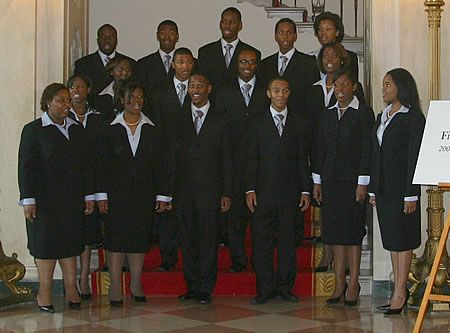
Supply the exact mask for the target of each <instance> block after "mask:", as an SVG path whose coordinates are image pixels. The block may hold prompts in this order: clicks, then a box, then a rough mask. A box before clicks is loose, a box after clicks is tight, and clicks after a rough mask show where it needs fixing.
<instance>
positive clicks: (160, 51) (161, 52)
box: [158, 49, 175, 61]
mask: <svg viewBox="0 0 450 333" xmlns="http://www.w3.org/2000/svg"><path fill="white" fill-rule="evenodd" d="M158 51H159V56H160V57H161V60H162V61H164V56H166V55H169V56H170V61H172V60H173V54H174V53H175V49H174V50H172V52H170V53H166V52H164V51H163V50H161V49H159V50H158Z"/></svg>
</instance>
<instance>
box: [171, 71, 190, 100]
mask: <svg viewBox="0 0 450 333" xmlns="http://www.w3.org/2000/svg"><path fill="white" fill-rule="evenodd" d="M179 83H183V84H184V86H185V89H184V97H185V98H186V95H187V93H188V84H189V79H187V80H186V81H180V80H178V79H177V78H176V77H175V75H174V76H173V84H174V86H175V91H176V92H177V96H179V95H180V88H178V84H179Z"/></svg>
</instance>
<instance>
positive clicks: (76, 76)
mask: <svg viewBox="0 0 450 333" xmlns="http://www.w3.org/2000/svg"><path fill="white" fill-rule="evenodd" d="M76 79H80V80H81V81H83V82H84V84H85V85H86V87H88V88H90V87H92V80H91V78H90V77H89V76H87V75H85V74H82V73H78V74H73V75H72V76H71V77H69V78H68V79H67V84H66V86H67V88H69V89H70V87H72V85H73V83H74V82H75V80H76Z"/></svg>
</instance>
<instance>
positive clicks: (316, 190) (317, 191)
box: [313, 184, 322, 205]
mask: <svg viewBox="0 0 450 333" xmlns="http://www.w3.org/2000/svg"><path fill="white" fill-rule="evenodd" d="M313 198H314V199H316V201H317V203H318V204H319V205H320V204H321V203H322V186H321V185H320V184H314V187H313Z"/></svg>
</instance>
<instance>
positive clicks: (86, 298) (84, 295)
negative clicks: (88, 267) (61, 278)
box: [78, 279, 92, 300]
mask: <svg viewBox="0 0 450 333" xmlns="http://www.w3.org/2000/svg"><path fill="white" fill-rule="evenodd" d="M78 284H79V285H80V292H79V294H80V298H81V299H82V300H88V299H91V297H92V293H89V294H83V293H82V292H81V279H80V280H78Z"/></svg>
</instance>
